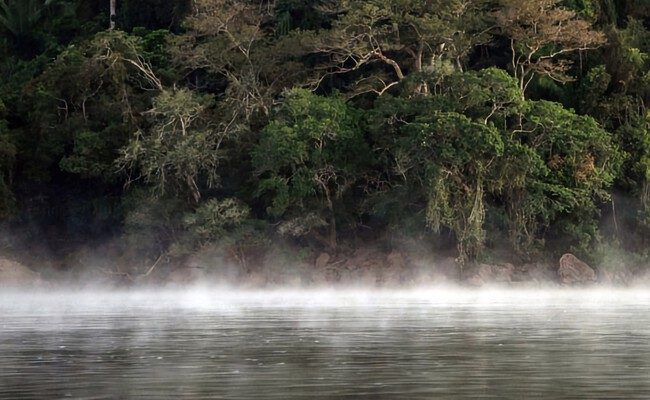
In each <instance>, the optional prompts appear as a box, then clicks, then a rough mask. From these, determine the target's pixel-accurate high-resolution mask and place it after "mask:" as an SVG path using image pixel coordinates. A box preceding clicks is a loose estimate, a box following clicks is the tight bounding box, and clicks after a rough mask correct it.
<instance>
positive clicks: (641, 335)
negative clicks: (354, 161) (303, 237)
mask: <svg viewBox="0 0 650 400" xmlns="http://www.w3.org/2000/svg"><path fill="white" fill-rule="evenodd" d="M648 311H650V294H648V292H647V291H643V290H636V291H631V290H630V291H623V290H598V291H579V290H578V291H496V290H494V291H454V290H443V289H438V290H436V289H430V290H412V291H402V292H386V291H384V292H369V291H352V290H349V291H270V292H242V291H227V290H223V289H208V288H203V289H194V290H186V291H162V292H161V291H142V292H105V291H98V292H89V291H87V292H75V293H56V292H55V293H49V294H38V295H35V294H30V293H25V292H2V293H0V398H65V397H70V398H133V397H141V398H151V399H160V398H216V399H219V398H223V399H299V398H368V399H419V398H422V399H432V398H436V399H441V398H443V399H444V398H476V397H482V398H494V399H502V398H509V399H522V398H554V399H558V398H572V399H573V398H585V399H616V398H619V399H635V398H637V399H647V398H650V314H649V312H648Z"/></svg>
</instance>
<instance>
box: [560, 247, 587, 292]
mask: <svg viewBox="0 0 650 400" xmlns="http://www.w3.org/2000/svg"><path fill="white" fill-rule="evenodd" d="M557 272H558V275H559V276H560V282H561V283H562V284H563V285H584V284H588V283H592V282H595V281H596V271H594V270H593V268H591V267H590V266H589V265H587V263H585V262H584V261H581V260H580V259H578V257H576V256H574V255H573V254H565V255H563V256H562V258H560V268H559V269H558V271H557Z"/></svg>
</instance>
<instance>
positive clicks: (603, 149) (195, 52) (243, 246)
mask: <svg viewBox="0 0 650 400" xmlns="http://www.w3.org/2000/svg"><path fill="white" fill-rule="evenodd" d="M112 8H114V10H115V14H114V16H113V17H111V9H112ZM111 21H112V22H111ZM649 29H650V2H648V1H646V0H363V1H361V0H192V1H189V0H174V1H171V0H117V1H115V0H113V1H109V0H101V1H100V0H0V76H1V78H0V227H1V234H0V252H1V253H2V255H3V257H6V258H8V259H11V260H16V262H20V263H23V264H25V265H27V266H29V267H30V268H32V269H33V270H36V271H38V273H40V274H42V276H43V277H45V278H47V279H50V278H52V279H56V277H58V276H65V277H67V278H70V279H82V278H83V277H92V278H95V279H105V280H107V281H119V282H122V283H126V284H130V283H133V282H140V281H155V282H167V281H177V280H178V281H185V280H188V279H190V278H189V277H188V276H189V275H192V276H194V275H195V274H197V273H198V274H201V275H205V274H208V275H210V274H212V275H215V276H217V277H219V279H222V280H226V281H228V282H241V281H246V282H253V283H255V284H274V283H287V282H289V283H297V284H300V283H331V282H344V283H345V282H353V283H354V282H366V283H367V282H371V283H384V282H388V283H398V284H406V283H413V282H419V281H421V280H422V281H425V282H429V281H436V279H437V278H436V277H435V276H438V275H435V274H433V272H431V273H430V271H432V270H434V269H435V270H437V271H442V273H441V275H444V276H445V277H447V278H448V279H450V280H455V279H458V277H460V279H462V280H465V281H469V282H473V281H476V279H479V280H480V279H484V278H485V280H489V278H490V277H486V276H485V275H486V274H487V275H490V276H496V277H497V278H498V277H499V276H502V275H503V271H509V272H507V274H506V275H507V276H506V277H505V278H504V280H506V281H508V282H511V281H513V280H517V279H516V276H517V275H518V274H519V275H521V274H524V275H525V274H528V275H527V276H529V277H530V276H531V274H533V273H534V274H538V275H539V276H542V277H543V276H546V275H548V273H549V271H551V266H554V265H556V263H557V260H558V259H559V258H560V257H561V256H562V255H563V254H566V253H571V254H572V256H571V257H574V258H575V260H574V264H575V263H580V261H579V260H578V258H579V259H581V260H583V261H584V262H585V263H588V264H590V265H591V266H592V267H593V268H594V270H595V271H596V273H597V275H598V280H601V281H607V282H612V283H625V284H627V283H631V282H634V281H635V280H636V279H641V278H639V277H641V276H644V275H646V274H647V273H648V272H649V271H650V268H648V266H650V258H649V257H650V253H649V250H650V183H649V179H650V133H649V130H648V129H649V126H650V125H649V124H650V114H649V113H648V108H647V105H648V104H649V103H650V69H649V66H650V30H649ZM573 255H575V256H573ZM12 262H13V261H12ZM433 265H435V266H436V267H435V268H434V267H432V266H433ZM497 266H499V267H498V268H497ZM477 268H478V271H479V272H478V274H479V275H480V276H479V278H476V276H477V275H476V274H475V273H469V275H468V274H467V271H477ZM555 268H556V267H555ZM486 271H487V272H486ZM534 271H537V272H534ZM551 272H552V271H551ZM434 275H435V276H434ZM548 276H551V278H549V280H553V278H552V274H551V275H548ZM540 279H542V278H540ZM497 280H498V279H497Z"/></svg>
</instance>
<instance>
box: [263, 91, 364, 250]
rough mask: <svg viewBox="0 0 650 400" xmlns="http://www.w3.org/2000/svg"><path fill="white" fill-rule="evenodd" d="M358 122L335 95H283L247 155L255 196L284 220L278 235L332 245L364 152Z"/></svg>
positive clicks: (353, 114)
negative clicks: (255, 184) (267, 199)
mask: <svg viewBox="0 0 650 400" xmlns="http://www.w3.org/2000/svg"><path fill="white" fill-rule="evenodd" d="M358 124H359V114H358V112H357V111H356V110H355V109H353V108H352V107H350V106H348V105H347V104H346V103H345V102H344V101H343V99H341V98H340V97H331V98H326V97H320V96H316V95H314V94H312V93H311V92H309V91H306V90H298V89H295V90H293V91H291V92H289V93H287V96H286V99H285V101H284V103H283V105H282V107H281V108H280V110H279V111H278V113H277V115H276V117H275V118H274V119H273V120H272V121H271V122H270V123H269V125H268V126H266V128H264V130H263V131H262V134H261V137H260V142H259V144H258V145H257V146H256V147H255V149H254V150H253V154H252V157H253V166H254V167H255V171H256V172H255V173H256V175H257V176H259V178H260V182H259V186H258V194H259V195H262V196H265V195H268V196H270V206H269V207H268V209H267V210H268V213H269V214H270V215H271V216H273V217H276V218H278V217H280V218H282V219H283V220H284V223H283V224H282V225H281V231H282V232H284V233H288V234H291V235H294V236H308V235H311V236H312V237H315V238H316V239H317V240H319V241H320V242H322V243H323V244H325V245H327V246H329V247H331V248H333V249H335V248H336V247H337V226H338V224H337V222H338V220H339V219H340V218H341V217H342V216H345V215H346V212H347V213H349V212H350V211H349V210H346V206H345V205H344V204H343V199H344V197H345V196H346V195H347V194H348V193H349V192H350V191H351V190H352V189H353V188H354V185H355V184H356V183H357V182H358V181H359V179H360V177H361V174H362V171H363V166H364V163H365V162H366V160H367V158H368V153H369V151H368V149H367V148H366V145H365V143H364V141H363V133H362V131H361V129H360V128H359V125H358ZM323 227H325V228H327V234H326V235H323V234H321V232H320V228H323Z"/></svg>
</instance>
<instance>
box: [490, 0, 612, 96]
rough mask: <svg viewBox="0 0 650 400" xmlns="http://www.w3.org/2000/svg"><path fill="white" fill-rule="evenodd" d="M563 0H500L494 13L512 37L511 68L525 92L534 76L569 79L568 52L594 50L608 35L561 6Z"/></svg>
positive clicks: (505, 33)
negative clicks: (565, 56) (499, 6)
mask: <svg viewBox="0 0 650 400" xmlns="http://www.w3.org/2000/svg"><path fill="white" fill-rule="evenodd" d="M560 2H561V0H501V8H500V10H498V11H497V12H496V13H495V17H496V21H497V24H498V25H499V27H500V28H501V30H502V32H503V35H504V36H506V37H507V38H508V39H509V40H510V51H511V56H512V59H511V68H512V70H513V73H514V76H515V78H517V80H518V81H519V88H520V89H521V92H522V93H525V92H526V89H527V88H528V85H529V84H530V82H531V81H532V80H533V78H535V76H547V77H549V78H551V79H553V80H555V81H558V82H568V81H570V80H571V79H572V78H571V77H570V75H569V74H568V71H569V67H570V65H571V62H570V60H567V59H566V58H564V57H562V56H563V55H566V54H568V53H573V52H578V51H586V50H590V49H595V48H597V47H599V46H601V45H602V44H604V43H605V41H606V39H605V35H604V34H603V33H602V32H599V31H596V30H594V29H592V26H591V23H590V22H588V21H586V20H584V19H581V18H580V17H578V16H577V14H576V12H575V11H571V10H568V9H565V8H563V7H561V6H560Z"/></svg>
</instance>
